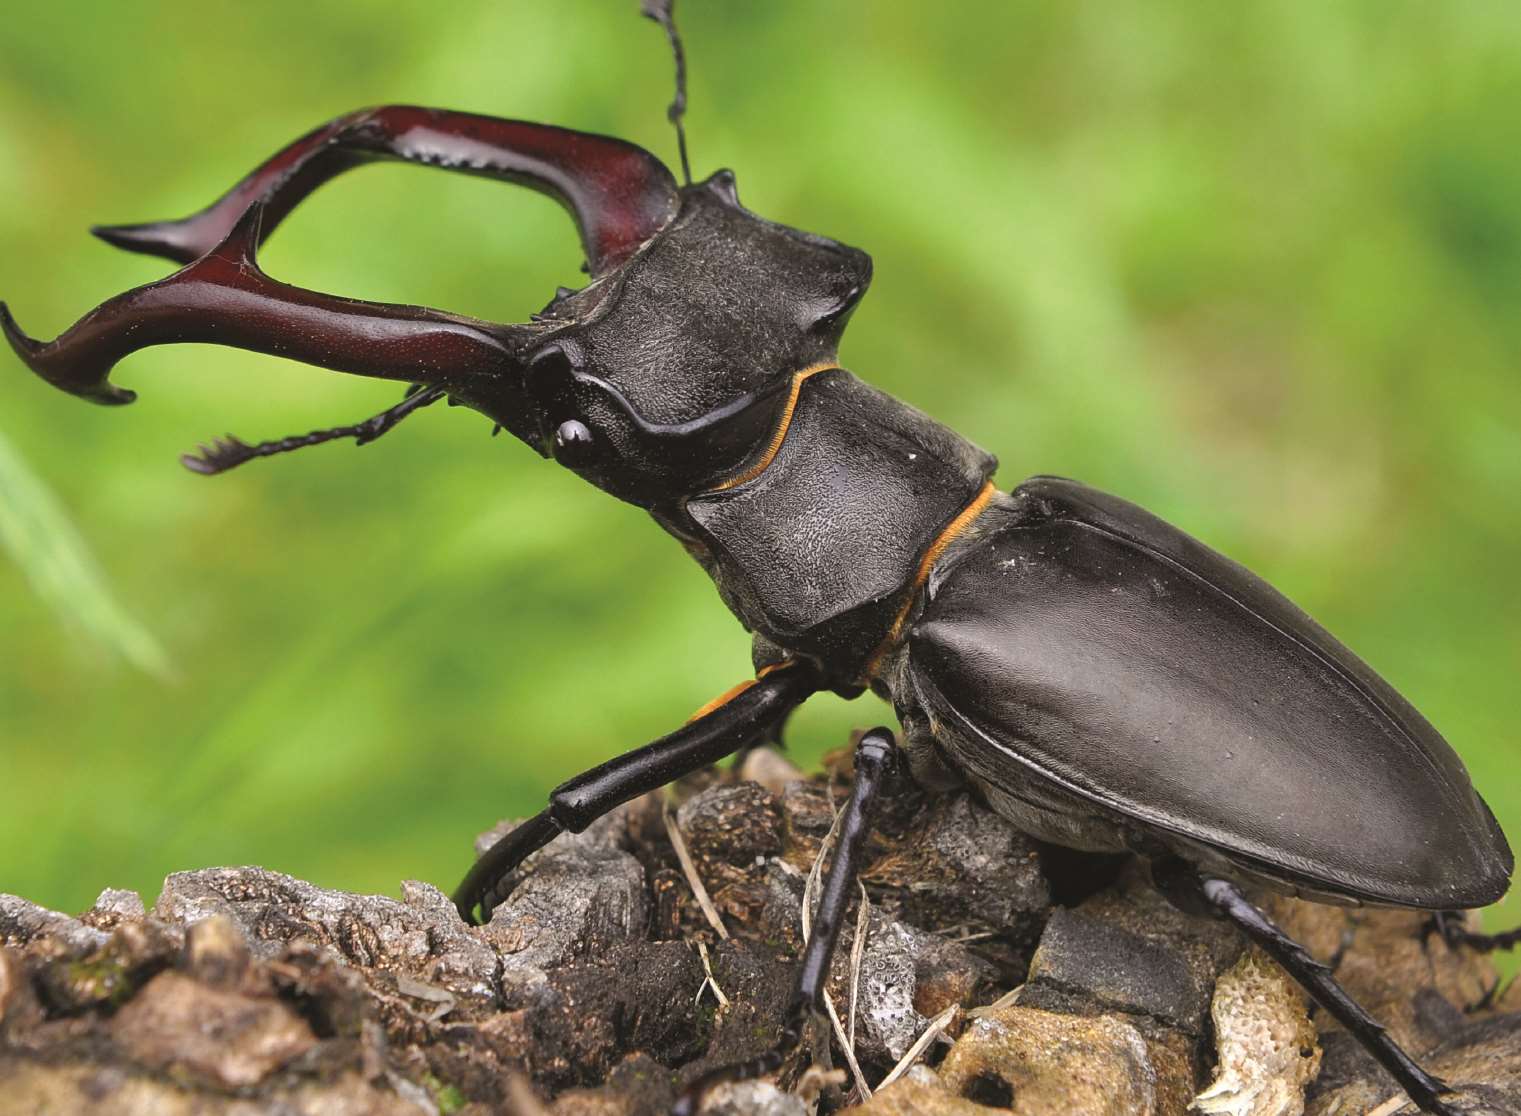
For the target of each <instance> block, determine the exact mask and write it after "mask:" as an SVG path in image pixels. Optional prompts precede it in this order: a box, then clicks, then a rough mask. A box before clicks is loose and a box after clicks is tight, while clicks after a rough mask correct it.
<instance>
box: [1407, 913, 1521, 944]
mask: <svg viewBox="0 0 1521 1116" xmlns="http://www.w3.org/2000/svg"><path fill="white" fill-rule="evenodd" d="M1461 913H1462V912H1460V911H1437V912H1436V913H1435V914H1433V915H1432V916H1431V921H1430V922H1428V923H1427V924H1426V929H1425V932H1424V934H1423V935H1422V936H1423V937H1424V936H1426V935H1429V934H1439V935H1441V938H1442V940H1443V941H1444V942H1446V943H1447V944H1448V946H1450V947H1451V948H1453V949H1457V948H1458V947H1459V946H1467V947H1468V948H1469V949H1473V950H1477V951H1478V952H1480V953H1493V952H1494V951H1495V950H1511V949H1515V948H1516V947H1517V946H1518V945H1521V926H1518V927H1517V928H1516V929H1514V930H1507V931H1505V932H1504V933H1502V934H1485V933H1481V932H1480V931H1477V930H1470V929H1468V927H1466V926H1464V925H1463V920H1462V918H1461V917H1460V916H1461Z"/></svg>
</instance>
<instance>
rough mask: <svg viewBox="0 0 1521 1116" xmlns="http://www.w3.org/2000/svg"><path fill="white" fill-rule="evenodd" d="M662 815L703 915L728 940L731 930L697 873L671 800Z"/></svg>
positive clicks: (673, 846)
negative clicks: (719, 914)
mask: <svg viewBox="0 0 1521 1116" xmlns="http://www.w3.org/2000/svg"><path fill="white" fill-rule="evenodd" d="M661 817H662V818H663V819H664V820H665V832H666V836H668V837H670V839H671V848H673V849H675V850H676V859H677V861H679V862H680V864H681V871H682V874H683V875H685V876H686V878H687V885H688V886H689V887H691V889H692V894H693V896H695V897H696V899H697V905H698V906H699V907H701V908H702V913H703V917H704V918H706V919H707V920H708V925H709V926H711V927H713V930H714V932H715V933H716V934H717V935H718V936H719V937H720V938H722V939H723V940H724V941H728V940H729V931H728V930H727V929H726V928H725V926H724V920H723V919H721V918H720V917H718V908H717V907H715V906H714V905H713V900H712V898H711V897H710V896H709V895H708V889H707V888H706V887H704V886H703V882H702V877H701V876H699V875H698V874H697V865H696V864H695V863H693V861H692V854H691V853H690V852H689V851H687V841H686V838H685V837H683V836H682V835H681V827H680V826H678V825H677V824H676V816H675V815H674V814H673V813H672V812H671V804H670V803H669V802H668V803H666V804H665V808H664V809H663V810H662V811H661Z"/></svg>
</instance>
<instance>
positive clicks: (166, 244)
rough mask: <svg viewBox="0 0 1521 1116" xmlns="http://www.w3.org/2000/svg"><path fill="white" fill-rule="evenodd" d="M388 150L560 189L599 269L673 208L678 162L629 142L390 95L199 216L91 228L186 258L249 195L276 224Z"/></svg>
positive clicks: (212, 239) (232, 218)
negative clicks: (403, 101) (399, 100)
mask: <svg viewBox="0 0 1521 1116" xmlns="http://www.w3.org/2000/svg"><path fill="white" fill-rule="evenodd" d="M382 159H396V160H402V161H406V162H411V163H420V164H423V165H425V166H434V167H443V168H444V169H446V170H457V171H463V172H465V173H467V174H475V175H483V176H486V177H488V178H497V179H504V180H506V181H509V182H516V183H520V184H522V185H525V186H529V187H532V188H534V189H537V190H541V191H543V192H544V193H547V194H549V195H551V196H553V197H555V198H556V199H558V200H559V201H560V202H561V203H562V204H564V205H565V207H566V208H567V209H569V210H570V211H571V213H572V214H573V215H574V216H575V218H576V222H577V224H578V225H579V226H580V228H581V236H582V241H583V243H584V245H585V248H586V254H587V260H588V261H589V262H590V265H591V269H592V271H593V273H594V274H602V273H603V272H604V271H606V270H607V269H608V268H610V267H611V266H614V265H616V264H617V263H618V262H620V261H621V260H623V259H626V258H627V257H628V256H629V255H630V254H632V252H633V251H634V249H636V248H637V247H638V246H639V245H640V244H641V243H642V242H643V241H645V240H647V239H649V237H650V236H652V235H653V234H654V233H655V232H656V231H657V230H658V229H659V228H660V227H661V226H662V225H664V224H665V223H666V222H667V221H668V220H669V219H670V218H671V217H672V216H674V214H675V212H676V184H675V182H674V180H673V179H672V178H671V174H670V172H669V171H668V170H666V168H665V167H664V166H663V165H662V164H661V163H660V161H659V160H658V159H656V158H655V157H654V156H653V155H651V154H650V153H649V152H647V151H644V150H643V149H641V148H638V147H635V146H634V145H633V144H631V143H625V142H624V141H622V140H617V139H612V138H609V137H606V136H594V135H588V134H585V133H582V132H573V131H570V130H569V129H566V128H555V127H551V126H549V125H544V124H529V123H526V122H523V121H519V120H502V119H500V118H498V117H494V116H478V115H476V114H474V113H467V112H448V111H444V110H441V109H429V108H420V107H417V106H415V105H385V106H382V107H379V108H370V109H362V110H360V111H359V112H353V113H349V114H348V115H347V116H340V117H339V118H338V119H336V120H333V121H330V122H328V123H327V124H324V125H322V126H321V127H320V128H317V129H315V130H313V131H311V132H308V133H307V134H306V135H304V136H302V137H301V138H300V139H298V140H296V141H294V142H293V143H291V144H289V145H287V146H286V147H285V148H283V149H282V150H280V151H279V152H277V153H276V154H274V155H273V156H271V157H270V158H269V159H268V160H267V161H265V162H264V163H263V164H261V165H260V166H258V167H256V168H255V169H254V170H253V171H252V172H250V173H249V174H248V176H247V177H245V178H244V179H243V180H242V181H241V182H239V183H238V184H237V185H236V186H234V187H233V188H232V189H231V190H229V191H228V192H227V193H226V194H224V195H223V196H222V197H221V198H219V199H217V201H215V202H213V203H212V204H211V205H209V206H208V207H206V208H205V209H203V210H201V212H199V213H196V214H194V215H192V216H190V217H186V218H184V219H182V220H178V221H159V222H155V223H152V224H145V225H111V226H97V227H96V228H94V229H92V230H91V231H92V232H94V233H95V235H96V236H98V237H100V238H101V239H102V240H104V241H106V242H107V243H109V244H114V245H115V246H116V247H118V248H125V249H127V250H128V251H131V252H143V253H146V254H148V255H153V256H163V257H166V258H168V259H171V260H177V261H179V262H180V263H188V262H190V261H191V260H194V259H197V258H199V257H200V256H202V255H204V254H205V253H207V252H209V251H211V249H212V248H214V247H216V245H217V244H218V243H220V242H221V240H222V238H223V237H225V236H226V235H227V233H228V232H229V231H230V230H231V229H232V227H233V226H234V225H235V224H237V222H238V219H239V218H241V217H242V216H243V214H244V212H246V211H247V210H248V208H249V207H250V206H251V205H255V204H258V203H260V202H262V203H264V204H265V205H266V206H267V207H268V210H269V218H268V220H267V221H266V222H265V225H264V235H265V236H268V235H269V234H270V233H272V232H273V231H274V229H275V226H276V225H278V224H279V223H280V222H281V221H282V220H284V219H285V216H286V214H288V213H289V212H290V211H291V210H292V209H294V208H295V207H296V206H297V205H298V204H300V202H301V201H302V200H303V199H304V198H305V197H306V196H307V195H308V194H310V193H311V192H312V191H313V190H315V189H316V188H317V187H319V186H321V185H322V184H323V183H324V182H326V181H328V180H329V179H331V178H334V177H336V176H337V175H340V174H342V173H343V172H344V171H346V170H350V169H352V168H354V167H357V166H361V165H363V164H365V163H370V162H375V161H377V160H382Z"/></svg>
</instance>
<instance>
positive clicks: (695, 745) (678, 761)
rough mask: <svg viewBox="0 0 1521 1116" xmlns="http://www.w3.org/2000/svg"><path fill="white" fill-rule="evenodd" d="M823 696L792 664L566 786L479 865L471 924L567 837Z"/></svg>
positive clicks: (467, 899)
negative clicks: (533, 860)
mask: <svg viewBox="0 0 1521 1116" xmlns="http://www.w3.org/2000/svg"><path fill="white" fill-rule="evenodd" d="M819 689H820V680H819V677H818V674H817V673H816V672H815V671H814V670H813V668H812V667H810V666H808V665H806V664H804V663H800V662H796V661H790V662H788V663H785V664H783V665H782V666H779V667H776V668H775V669H772V670H769V671H767V672H766V673H765V674H764V675H763V676H761V677H760V678H757V679H756V680H755V681H753V682H750V683H748V684H746V685H744V686H743V687H741V688H738V689H737V690H735V691H734V692H731V693H730V694H728V695H726V696H725V697H724V698H721V699H719V701H718V702H717V703H716V704H714V705H713V706H711V707H706V708H704V709H703V710H702V711H701V712H700V713H699V714H698V715H697V716H695V717H693V718H692V720H690V721H688V722H687V723H686V724H685V725H683V726H682V727H681V728H679V729H677V730H676V731H675V732H673V733H671V734H670V735H668V736H662V737H661V738H660V739H659V740H656V741H653V742H652V743H649V744H646V745H645V746H644V747H642V748H636V749H635V750H634V751H632V752H625V753H624V754H623V755H621V756H616V757H614V758H613V759H610V760H608V761H607V762H606V763H604V764H601V765H599V766H597V767H594V768H592V769H591V770H590V771H588V772H586V773H585V774H583V775H578V776H576V777H575V778H574V779H572V780H570V782H568V783H563V784H561V786H559V787H558V788H557V789H556V790H555V791H553V792H552V793H551V794H550V796H549V806H548V808H547V809H545V810H543V811H541V812H540V813H538V814H536V815H534V817H532V818H530V819H529V820H528V821H526V822H524V823H523V824H522V825H519V826H518V827H517V828H516V829H514V830H512V832H510V833H508V834H507V836H505V837H503V838H502V839H501V840H500V841H498V842H497V843H496V844H494V845H492V846H491V848H489V849H487V850H486V852H485V853H484V854H483V855H482V856H481V858H480V859H479V860H477V861H476V862H475V864H474V866H473V867H472V868H471V869H470V871H469V873H468V874H467V875H466V876H465V878H464V880H463V881H461V883H460V885H459V887H458V888H456V889H455V892H454V905H455V907H457V908H458V909H459V913H460V917H461V918H463V919H464V920H465V921H466V922H469V923H472V924H473V923H474V922H475V913H476V908H477V907H479V908H481V913H482V915H484V916H485V917H486V918H490V917H491V910H492V908H493V907H495V906H496V905H497V904H498V903H500V902H501V901H502V900H503V899H504V898H506V896H505V894H503V893H502V892H501V891H500V888H501V887H502V885H503V884H504V883H505V882H506V881H507V878H508V876H510V875H511V873H512V872H513V870H514V869H516V868H517V867H518V865H520V864H522V863H523V861H524V860H526V859H527V858H528V857H529V856H530V855H532V854H533V853H535V852H537V851H538V850H539V849H541V848H543V847H544V846H545V845H547V844H549V842H550V841H552V840H554V839H555V838H556V837H558V836H559V835H560V834H561V833H567V832H569V833H580V832H581V831H582V830H583V829H585V828H586V827H587V826H589V825H591V823H592V822H594V821H596V820H597V819H598V818H600V817H602V816H603V815H604V814H606V813H607V812H608V811H610V810H612V809H614V808H615V807H617V806H621V805H622V804H623V803H625V802H628V801H630V800H632V799H635V798H638V797H639V796H640V795H641V794H645V793H647V792H649V791H652V790H655V789H656V788H658V787H663V786H665V785H666V784H667V783H669V782H671V781H672V780H674V779H679V778H681V777H682V776H683V775H688V774H690V773H691V772H693V771H696V770H698V769H700V768H703V767H706V766H708V765H709V764H711V763H717V762H718V761H719V760H721V759H723V758H724V757H725V756H727V755H732V754H733V753H734V752H737V751H739V749H741V748H743V747H744V746H745V745H747V744H750V743H752V742H753V741H756V740H758V739H760V738H761V737H762V736H763V735H765V733H766V732H767V731H768V730H769V729H770V728H771V727H772V726H773V725H775V724H776V723H777V722H778V721H779V720H781V719H782V718H783V717H785V716H786V715H787V714H788V713H790V712H791V711H792V710H794V709H796V708H797V707H798V706H799V705H801V704H802V703H803V702H804V701H805V700H806V699H807V698H808V697H809V696H810V695H812V694H815V693H817V692H818V691H819Z"/></svg>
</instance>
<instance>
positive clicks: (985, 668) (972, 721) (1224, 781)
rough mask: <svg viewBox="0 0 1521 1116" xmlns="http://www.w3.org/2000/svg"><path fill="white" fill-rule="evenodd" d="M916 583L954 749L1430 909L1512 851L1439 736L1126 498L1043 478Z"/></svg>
mask: <svg viewBox="0 0 1521 1116" xmlns="http://www.w3.org/2000/svg"><path fill="white" fill-rule="evenodd" d="M1013 495H1014V501H1015V503H1014V511H1013V514H1012V516H1011V518H1010V520H1009V522H1008V524H1007V525H1005V526H1004V527H1003V528H1002V529H1000V530H997V531H996V532H995V533H993V534H991V535H990V536H989V537H987V538H986V539H984V540H983V541H982V542H981V543H980V544H979V545H977V546H976V547H975V548H973V549H972V550H971V551H970V552H969V553H967V554H965V555H964V556H963V557H962V558H961V559H960V561H959V562H958V563H957V564H956V565H955V566H954V567H952V568H951V569H950V570H949V572H948V573H946V574H945V575H944V576H943V577H941V578H940V579H939V583H938V584H932V585H931V587H930V598H929V600H928V602H927V604H926V607H925V610H924V612H923V614H922V615H921V618H920V619H919V621H918V623H917V624H916V625H915V627H914V629H913V631H912V634H911V638H910V642H909V654H908V672H909V680H910V682H911V684H912V686H913V688H914V690H915V692H916V695H917V701H918V702H919V703H920V704H921V705H922V707H923V709H924V710H925V712H927V713H928V714H929V718H930V723H931V724H932V725H935V726H937V728H938V729H939V731H937V733H936V740H937V742H938V743H939V746H940V747H941V748H942V750H944V751H945V752H946V758H947V759H949V760H950V761H951V763H952V764H953V765H954V766H956V767H959V768H961V769H963V770H966V771H968V772H969V773H971V774H972V775H973V776H974V778H975V779H978V780H980V781H982V782H983V783H984V785H989V786H991V787H992V788H994V789H995V790H996V791H997V792H998V794H999V795H1000V796H1003V795H1007V796H1012V798H1014V799H1020V800H1022V801H1027V800H1029V799H1028V798H1027V797H1026V796H1027V791H1028V789H1029V788H1031V787H1032V785H1034V786H1035V787H1036V794H1035V800H1040V799H1041V792H1040V790H1039V788H1040V787H1044V788H1045V789H1046V795H1045V799H1046V800H1049V799H1050V797H1051V796H1050V793H1049V792H1052V791H1055V792H1057V796H1058V798H1060V799H1062V800H1065V801H1068V802H1071V803H1076V804H1079V805H1082V804H1087V805H1088V808H1089V809H1090V810H1091V811H1092V812H1094V813H1103V814H1106V815H1108V816H1111V817H1117V818H1119V819H1120V821H1121V823H1122V824H1128V825H1130V826H1132V827H1133V828H1135V829H1137V830H1138V831H1141V832H1145V833H1149V834H1152V835H1153V836H1158V837H1161V838H1162V839H1163V840H1164V842H1165V843H1167V844H1170V845H1171V846H1172V847H1174V848H1176V849H1180V850H1182V851H1184V852H1185V854H1186V853H1187V852H1189V851H1192V852H1193V853H1194V854H1195V855H1194V859H1196V860H1200V859H1209V860H1213V861H1217V862H1218V861H1222V860H1223V861H1224V862H1226V863H1229V864H1234V865H1237V866H1239V867H1241V868H1242V869H1244V870H1246V871H1247V872H1248V873H1250V874H1253V875H1257V876H1265V877H1268V878H1270V879H1275V880H1279V881H1284V882H1286V883H1288V884H1290V885H1291V886H1295V887H1298V888H1301V889H1303V890H1306V891H1310V892H1319V893H1323V894H1326V895H1329V896H1339V897H1342V898H1346V899H1352V900H1357V901H1368V902H1375V903H1389V904H1397V905H1402V906H1412V907H1424V908H1434V909H1439V908H1465V907H1477V906H1482V905H1484V904H1487V903H1491V902H1493V901H1494V900H1496V899H1498V898H1499V897H1500V896H1501V895H1502V894H1503V893H1504V891H1505V889H1506V886H1507V884H1508V882H1509V879H1510V874H1511V869H1512V867H1513V860H1512V856H1511V852H1510V849H1509V847H1508V846H1507V845H1506V842H1505V838H1504V835H1503V834H1502V833H1501V831H1500V828H1499V826H1498V824H1497V823H1496V822H1495V819H1494V817H1493V815H1491V813H1490V812H1489V809H1488V807H1486V806H1485V804H1484V802H1483V800H1482V799H1480V797H1479V796H1478V794H1477V793H1476V792H1475V790H1474V788H1473V786H1472V784H1471V783H1470V781H1469V778H1468V773H1467V771H1465V770H1464V767H1463V764H1462V761H1461V760H1459V759H1458V757H1457V756H1456V755H1455V754H1454V752H1453V751H1452V749H1451V748H1450V747H1449V746H1448V745H1447V743H1446V741H1444V740H1443V739H1442V737H1441V736H1440V735H1439V734H1438V733H1437V731H1436V730H1435V729H1434V728H1432V726H1431V725H1430V724H1429V723H1428V722H1427V721H1426V720H1425V719H1424V718H1423V717H1422V716H1421V715H1420V714H1419V713H1417V712H1416V711H1415V710H1414V709H1413V708H1412V707H1411V706H1410V704H1409V703H1408V702H1407V701H1405V700H1404V699H1403V698H1402V697H1400V696H1399V694H1397V693H1396V692H1395V691H1394V690H1393V688H1391V687H1390V686H1389V685H1388V683H1386V682H1384V681H1383V679H1381V678H1379V677H1378V676H1377V675H1376V674H1375V673H1374V672H1373V671H1372V670H1371V669H1369V668H1368V666H1367V665H1366V664H1364V663H1363V662H1362V661H1360V660H1359V659H1358V658H1357V657H1356V656H1355V655H1353V654H1352V652H1351V651H1349V650H1347V648H1346V647H1344V646H1342V645H1341V644H1340V643H1338V642H1337V641H1336V640H1335V639H1333V638H1332V637H1331V636H1330V635H1329V634H1328V633H1327V632H1326V631H1325V630H1324V629H1323V628H1321V627H1320V626H1319V625H1318V624H1316V623H1315V622H1314V621H1313V620H1311V619H1310V617H1309V616H1307V615H1306V614H1305V613H1304V612H1303V611H1301V610H1300V609H1299V608H1297V607H1296V606H1295V605H1293V604H1292V603H1291V602H1290V601H1288V600H1287V599H1286V598H1284V597H1283V596H1282V595H1281V594H1279V593H1278V592H1277V591H1275V590H1274V589H1272V588H1271V587H1270V586H1268V585H1267V584H1266V583H1265V582H1263V581H1262V580H1260V579H1259V578H1257V577H1256V576H1254V575H1253V574H1251V573H1250V572H1248V571H1247V570H1245V569H1243V568H1242V567H1241V566H1239V565H1237V564H1235V563H1234V562H1231V561H1229V560H1228V559H1226V558H1223V557H1222V556H1220V555H1219V554H1217V553H1215V552H1214V551H1212V550H1210V549H1209V548H1207V547H1205V546H1204V545H1203V544H1201V543H1199V542H1197V541H1196V540H1194V539H1192V538H1190V537H1188V536H1187V535H1185V534H1183V533H1182V532H1181V531H1179V530H1177V529H1176V528H1174V527H1172V526H1170V525H1168V524H1166V523H1164V522H1162V521H1161V520H1159V519H1157V518H1156V517H1155V516H1152V515H1150V514H1149V513H1147V512H1145V511H1143V510H1142V509H1140V508H1138V507H1135V506H1134V505H1132V504H1128V503H1126V502H1125V501H1123V500H1119V499H1116V498H1114V497H1111V496H1106V495H1104V494H1102V493H1099V492H1095V491H1093V490H1092V489H1088V488H1085V487H1083V486H1082V485H1079V484H1076V483H1074V482H1071V481H1065V480H1058V479H1053V478H1036V479H1035V480H1032V481H1029V482H1027V483H1026V484H1024V485H1022V486H1021V487H1020V488H1019V489H1017V490H1016V491H1015V493H1014V494H1013Z"/></svg>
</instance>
